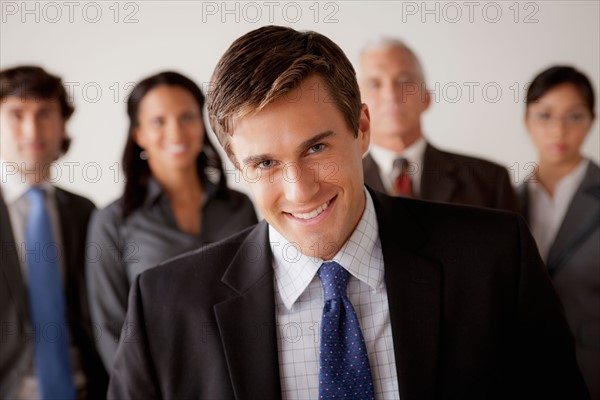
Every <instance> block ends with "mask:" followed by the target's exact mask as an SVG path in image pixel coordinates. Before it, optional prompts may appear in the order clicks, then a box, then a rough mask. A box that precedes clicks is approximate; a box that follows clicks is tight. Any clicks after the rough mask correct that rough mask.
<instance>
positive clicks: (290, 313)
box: [269, 189, 400, 399]
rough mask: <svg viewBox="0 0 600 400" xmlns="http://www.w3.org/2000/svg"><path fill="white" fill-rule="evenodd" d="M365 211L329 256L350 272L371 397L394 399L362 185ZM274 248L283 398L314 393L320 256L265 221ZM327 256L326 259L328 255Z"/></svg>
mask: <svg viewBox="0 0 600 400" xmlns="http://www.w3.org/2000/svg"><path fill="white" fill-rule="evenodd" d="M365 195H366V206H365V211H364V212H363V215H362V217H361V219H360V222H359V223H358V225H357V227H356V229H355V230H354V232H353V233H352V235H351V236H350V239H349V240H348V241H347V242H346V243H345V244H344V245H343V246H342V248H341V249H340V251H339V252H338V253H337V254H336V255H335V256H334V257H333V259H332V261H336V262H337V263H338V264H340V265H341V266H343V267H344V268H345V269H346V270H347V271H348V272H349V273H350V280H349V283H348V290H347V293H348V298H349V299H350V301H351V302H352V304H353V305H354V308H355V309H356V313H357V315H358V318H359V322H360V327H361V330H362V333H363V336H364V338H365V343H366V347H367V353H368V356H369V363H370V365H371V374H372V377H373V387H374V391H375V398H376V399H398V398H399V396H400V395H399V390H398V378H397V374H396V361H395V356H394V343H393V340H392V327H391V323H390V314H389V306H388V299H387V292H386V288H385V282H384V265H383V253H382V250H381V242H380V240H379V233H378V232H379V231H378V224H377V218H376V215H375V207H374V206H373V200H372V199H371V196H370V194H369V193H368V192H367V190H366V189H365ZM269 242H270V246H271V251H272V253H273V268H274V284H275V285H274V286H275V307H276V320H277V321H276V323H277V343H278V356H279V357H278V358H279V372H280V376H281V390H282V397H283V398H284V399H316V398H318V394H319V348H320V340H319V334H320V324H321V315H322V312H323V305H324V298H323V287H322V284H321V281H320V280H319V277H318V276H317V274H316V273H317V270H318V269H319V267H320V266H321V264H322V263H323V262H325V260H321V259H317V258H312V257H308V256H306V255H304V254H302V253H300V252H299V249H298V248H297V247H296V246H295V245H294V244H292V243H290V242H289V241H288V240H287V239H285V238H284V237H283V236H282V235H281V234H280V233H279V232H278V231H277V230H275V228H273V227H272V226H271V225H269ZM327 261H331V260H327Z"/></svg>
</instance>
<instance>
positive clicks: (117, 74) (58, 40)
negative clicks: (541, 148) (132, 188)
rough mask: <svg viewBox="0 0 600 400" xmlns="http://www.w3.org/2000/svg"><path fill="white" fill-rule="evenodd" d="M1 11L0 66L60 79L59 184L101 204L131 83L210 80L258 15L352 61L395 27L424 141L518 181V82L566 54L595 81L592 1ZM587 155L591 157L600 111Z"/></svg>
mask: <svg viewBox="0 0 600 400" xmlns="http://www.w3.org/2000/svg"><path fill="white" fill-rule="evenodd" d="M1 13H2V14H1V27H0V49H1V50H0V68H8V67H12V66H16V65H20V64H39V65H41V66H43V67H44V68H46V69H48V70H49V71H50V72H52V73H55V74H58V75H60V76H62V77H63V79H64V80H65V81H66V82H68V83H67V84H68V86H69V88H70V89H71V90H72V93H73V96H74V102H75V105H76V112H75V114H74V116H73V119H72V120H71V121H70V123H69V125H68V131H69V133H70V134H71V136H72V137H73V145H72V147H71V150H70V151H69V153H68V154H67V155H66V156H65V157H64V158H63V159H62V160H61V162H60V163H59V164H58V166H57V168H56V171H57V172H58V173H59V175H60V176H59V177H58V176H57V181H58V184H59V185H61V186H63V187H65V188H68V189H70V190H73V191H75V192H78V193H81V194H84V195H86V196H88V197H89V198H91V199H92V200H94V201H95V202H96V204H97V205H98V206H104V205H106V204H108V203H109V202H110V201H112V200H113V199H115V198H117V197H118V196H119V195H120V193H121V190H122V184H123V175H122V173H119V171H120V166H119V162H120V158H121V154H122V150H123V145H124V142H125V135H126V131H127V118H126V113H125V104H124V101H125V99H126V95H127V93H128V90H127V89H128V88H130V87H131V82H136V81H139V80H140V79H141V78H144V77H146V76H147V75H149V74H153V73H156V72H159V71H162V70H167V69H172V70H177V71H179V72H181V73H184V74H186V75H188V76H189V77H191V78H192V79H194V80H195V81H196V82H198V83H199V84H202V85H204V87H205V88H206V85H207V84H208V82H209V80H210V77H211V74H212V70H213V68H214V66H215V64H216V63H217V61H218V59H219V58H220V56H221V55H222V54H223V52H224V51H225V50H226V49H227V47H228V46H229V45H230V44H231V42H232V41H233V40H234V39H235V38H237V37H239V36H240V35H242V34H244V33H246V32H248V31H250V30H252V29H255V28H257V27H259V26H262V25H268V24H271V23H273V24H280V25H288V26H291V27H293V28H295V29H300V30H304V29H311V30H316V31H318V32H321V33H323V34H325V35H327V36H329V37H330V38H331V39H333V40H334V41H335V42H337V43H338V44H339V45H340V46H341V47H342V48H343V49H344V50H345V51H346V53H347V54H348V56H349V57H350V59H351V60H352V61H353V62H356V61H357V58H358V53H359V50H360V49H361V48H362V47H363V46H364V44H365V43H366V42H367V41H369V40H372V39H376V38H377V37H380V36H382V35H388V36H395V37H399V38H402V39H403V40H405V41H406V42H407V43H408V44H409V45H411V46H412V47H413V48H414V49H415V50H416V52H417V54H418V55H419V56H420V57H421V59H422V62H423V65H424V67H425V71H426V74H427V81H428V85H429V87H430V88H431V89H432V90H433V91H434V96H435V100H434V102H433V106H432V107H431V108H430V110H429V111H428V112H427V114H426V116H425V122H424V125H425V132H426V134H427V136H428V138H429V139H430V140H431V141H432V142H433V143H435V144H437V145H439V146H441V147H444V148H446V149H450V150H455V151H459V152H463V153H467V154H471V155H477V156H481V157H485V158H488V159H491V160H494V161H496V162H499V163H501V164H503V165H505V166H506V167H507V168H510V172H511V174H512V175H513V179H514V183H515V184H516V183H518V181H520V180H521V179H522V178H523V177H524V176H525V175H526V174H527V173H528V172H530V171H531V170H530V169H529V167H528V166H527V163H528V162H534V161H535V160H536V153H535V150H534V148H533V146H532V145H531V143H530V141H529V138H528V136H527V133H526V131H525V128H524V126H523V112H524V103H523V97H524V93H525V91H524V89H525V85H526V84H527V82H529V81H531V79H532V78H533V76H535V74H537V73H538V72H539V71H541V70H542V69H544V68H547V67H548V66H550V65H553V64H558V63H560V64H572V65H574V66H576V67H577V68H578V69H580V70H582V71H583V72H585V73H586V74H587V75H588V76H589V77H590V78H591V79H592V81H593V84H594V87H595V90H596V95H598V94H599V92H600V90H599V88H598V84H599V82H600V65H599V64H600V59H599V55H600V2H598V1H597V0H594V1H533V2H527V1H519V2H516V1H498V2H489V1H457V2H437V1H427V2H422V1H416V2H411V1H404V2H395V1H379V2H377V1H373V2H367V1H329V2H328V1H323V2H318V3H317V2H316V1H298V2H283V1H266V2H233V1H229V2H221V1H218V2H200V1H170V2H167V1H132V2H127V1H123V2H118V3H117V2H115V1H98V2H86V1H65V2H63V1H57V2H38V1H28V2H22V1H2V2H1ZM470 88H471V89H470ZM471 90H472V92H471ZM596 114H600V112H599V111H598V107H597V108H596ZM215 143H216V141H215ZM584 152H585V154H586V155H587V156H589V157H591V158H592V159H594V160H595V161H596V162H598V161H599V160H600V140H599V134H598V120H596V122H595V124H594V128H593V130H592V132H591V134H590V136H589V137H588V139H587V141H586V143H585V145H584ZM228 169H229V170H233V168H232V167H231V165H228ZM235 180H236V176H235V174H233V173H232V174H231V175H230V183H231V185H232V186H234V187H236V188H238V189H241V190H244V188H243V186H242V185H241V183H236V182H235Z"/></svg>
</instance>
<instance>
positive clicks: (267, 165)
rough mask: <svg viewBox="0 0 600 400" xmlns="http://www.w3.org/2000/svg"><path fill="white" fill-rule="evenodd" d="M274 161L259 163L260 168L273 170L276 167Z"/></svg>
mask: <svg viewBox="0 0 600 400" xmlns="http://www.w3.org/2000/svg"><path fill="white" fill-rule="evenodd" d="M274 164H275V163H274V161H273V160H264V161H261V162H259V163H258V165H257V166H258V168H271V167H272V166H273V165H274Z"/></svg>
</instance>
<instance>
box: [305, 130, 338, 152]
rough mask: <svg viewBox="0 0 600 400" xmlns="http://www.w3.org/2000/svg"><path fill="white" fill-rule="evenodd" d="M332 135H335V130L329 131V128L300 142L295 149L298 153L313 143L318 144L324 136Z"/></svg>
mask: <svg viewBox="0 0 600 400" xmlns="http://www.w3.org/2000/svg"><path fill="white" fill-rule="evenodd" d="M334 135H335V132H334V131H331V130H330V131H325V132H322V133H319V134H318V135H316V136H313V137H312V138H310V139H308V140H305V141H304V142H302V143H300V144H299V145H298V147H297V150H298V152H299V153H303V152H304V151H306V149H310V148H311V147H313V146H314V145H315V144H318V143H319V142H320V141H322V140H323V139H326V138H328V137H331V136H334Z"/></svg>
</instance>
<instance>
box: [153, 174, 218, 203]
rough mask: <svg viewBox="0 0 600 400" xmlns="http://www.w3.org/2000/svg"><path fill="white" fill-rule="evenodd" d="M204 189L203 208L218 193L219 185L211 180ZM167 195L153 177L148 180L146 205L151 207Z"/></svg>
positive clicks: (207, 181)
mask: <svg viewBox="0 0 600 400" xmlns="http://www.w3.org/2000/svg"><path fill="white" fill-rule="evenodd" d="M202 189H203V190H204V192H203V196H202V206H204V205H205V204H206V203H207V202H208V200H209V199H211V198H212V197H213V196H214V195H215V194H216V193H217V185H215V184H214V183H212V182H211V181H209V180H206V182H205V183H204V184H203V186H202ZM164 194H165V191H164V189H163V188H162V186H160V183H158V181H157V180H156V179H154V178H153V177H150V178H149V179H148V192H147V193H146V199H145V200H144V204H145V205H151V204H154V203H156V202H157V201H158V200H159V199H160V198H161V197H162V196H163V195H164Z"/></svg>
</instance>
